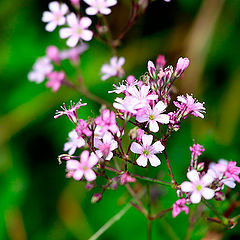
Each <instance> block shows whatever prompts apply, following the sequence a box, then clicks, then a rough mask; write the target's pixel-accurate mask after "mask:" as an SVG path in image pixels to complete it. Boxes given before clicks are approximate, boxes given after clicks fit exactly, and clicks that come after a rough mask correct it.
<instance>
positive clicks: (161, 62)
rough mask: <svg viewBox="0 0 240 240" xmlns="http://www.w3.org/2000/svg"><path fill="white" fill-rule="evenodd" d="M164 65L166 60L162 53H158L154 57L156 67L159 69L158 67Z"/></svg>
mask: <svg viewBox="0 0 240 240" xmlns="http://www.w3.org/2000/svg"><path fill="white" fill-rule="evenodd" d="M165 65H166V60H165V57H164V55H161V54H159V55H158V57H157V59H156V67H157V68H158V69H160V68H164V66H165Z"/></svg>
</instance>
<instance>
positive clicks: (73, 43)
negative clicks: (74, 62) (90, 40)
mask: <svg viewBox="0 0 240 240" xmlns="http://www.w3.org/2000/svg"><path fill="white" fill-rule="evenodd" d="M78 40H79V37H78V36H77V35H73V36H71V37H70V38H69V39H68V40H67V45H68V46H69V47H75V46H76V45H77V43H78Z"/></svg>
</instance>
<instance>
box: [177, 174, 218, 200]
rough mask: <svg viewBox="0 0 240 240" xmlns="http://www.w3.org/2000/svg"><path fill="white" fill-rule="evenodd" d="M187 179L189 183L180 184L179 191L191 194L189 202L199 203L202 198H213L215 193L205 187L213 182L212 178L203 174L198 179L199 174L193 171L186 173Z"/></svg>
mask: <svg viewBox="0 0 240 240" xmlns="http://www.w3.org/2000/svg"><path fill="white" fill-rule="evenodd" d="M187 178H188V179H189V180H190V182H188V181H185V182H183V183H182V184H181V190H182V191H183V192H188V193H191V197H190V200H191V202H192V203H199V202H200V201H201V197H202V196H203V197H204V198H205V199H207V200H209V199H211V198H213V197H214V193H215V192H214V191H213V190H212V189H210V188H208V187H207V186H209V185H210V184H211V183H212V182H213V180H214V179H213V177H212V176H210V175H209V174H205V175H204V176H202V177H201V178H200V177H199V173H198V172H197V171H196V170H195V169H194V170H191V171H190V172H188V173H187Z"/></svg>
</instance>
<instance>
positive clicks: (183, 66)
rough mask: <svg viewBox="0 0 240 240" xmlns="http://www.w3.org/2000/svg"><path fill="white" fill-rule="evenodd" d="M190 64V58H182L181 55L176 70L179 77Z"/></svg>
mask: <svg viewBox="0 0 240 240" xmlns="http://www.w3.org/2000/svg"><path fill="white" fill-rule="evenodd" d="M188 65H189V59H188V58H182V57H180V58H179V59H178V61H177V67H176V70H175V76H176V77H179V76H181V74H182V73H183V72H184V71H185V70H186V68H187V67H188Z"/></svg>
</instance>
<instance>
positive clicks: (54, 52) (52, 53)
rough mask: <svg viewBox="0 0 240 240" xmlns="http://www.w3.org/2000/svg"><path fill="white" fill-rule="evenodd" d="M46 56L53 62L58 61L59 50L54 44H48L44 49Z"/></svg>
mask: <svg viewBox="0 0 240 240" xmlns="http://www.w3.org/2000/svg"><path fill="white" fill-rule="evenodd" d="M46 54H47V56H48V57H49V58H50V59H51V61H53V62H56V63H57V62H59V60H60V56H59V50H58V48H57V47H56V46H48V47H47V50H46Z"/></svg>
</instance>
